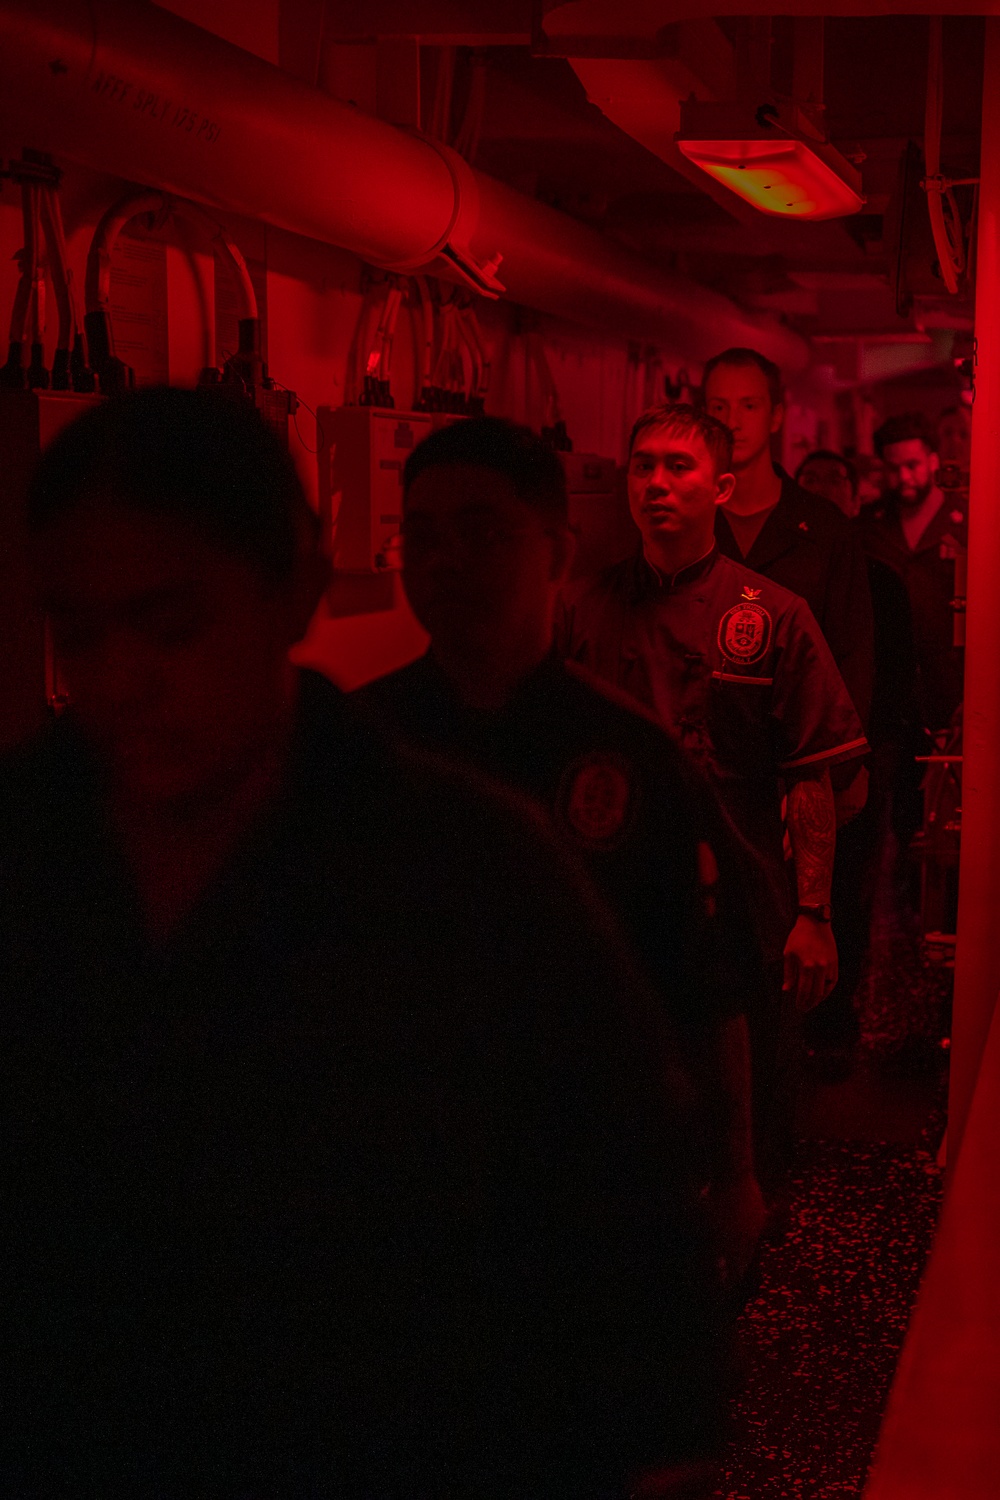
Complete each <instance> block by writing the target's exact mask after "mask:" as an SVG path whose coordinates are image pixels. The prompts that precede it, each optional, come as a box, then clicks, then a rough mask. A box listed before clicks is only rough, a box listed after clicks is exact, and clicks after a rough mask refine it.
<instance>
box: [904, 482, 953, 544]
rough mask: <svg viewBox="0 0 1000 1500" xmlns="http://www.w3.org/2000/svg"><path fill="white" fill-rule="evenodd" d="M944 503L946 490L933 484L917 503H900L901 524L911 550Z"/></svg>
mask: <svg viewBox="0 0 1000 1500" xmlns="http://www.w3.org/2000/svg"><path fill="white" fill-rule="evenodd" d="M943 504H944V491H943V490H940V489H938V487H937V485H936V484H935V485H932V487H931V489H930V492H929V493H928V494H927V495H925V496H924V498H923V500H920V501H918V503H917V504H916V505H904V504H903V503H902V501H901V502H900V505H899V524H900V526H901V527H902V528H903V536H904V537H905V538H906V545H907V546H908V547H909V548H910V550H911V551H913V549H914V548H915V547H916V546H917V544H918V543H919V541H920V538H921V537H922V536H923V534H924V532H925V531H926V530H927V528H928V526H929V525H930V523H931V522H932V521H933V519H934V517H935V516H936V515H937V513H938V511H939V510H940V509H941V507H942V505H943Z"/></svg>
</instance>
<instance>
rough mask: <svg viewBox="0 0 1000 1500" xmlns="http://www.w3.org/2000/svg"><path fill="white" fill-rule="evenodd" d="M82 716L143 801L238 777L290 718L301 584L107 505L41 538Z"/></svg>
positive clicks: (187, 529)
mask: <svg viewBox="0 0 1000 1500" xmlns="http://www.w3.org/2000/svg"><path fill="white" fill-rule="evenodd" d="M34 565H35V572H36V577H37V579H38V590H39V593H40V596H41V599H42V603H43V606H44V608H45V609H46V611H47V613H48V615H49V619H50V621H51V625H52V632H53V642H54V646H55V650H56V653H57V657H58V660H59V663H60V666H61V668H62V671H63V675H64V677H65V679H66V684H67V687H68V690H69V694H70V699H71V702H72V705H73V709H74V712H75V714H76V716H77V718H78V720H79V722H80V724H81V726H82V728H83V730H84V732H85V733H86V735H87V737H88V739H89V740H90V741H91V742H92V743H93V744H94V745H95V746H96V747H97V749H98V751H99V752H100V754H101V756H102V758H103V759H104V761H105V764H106V765H107V766H108V767H109V769H110V770H111V773H112V777H113V780H114V782H115V784H116V785H117V786H118V787H119V788H120V789H121V790H123V791H124V792H125V793H126V794H127V795H128V796H130V797H131V798H132V799H133V800H138V801H140V802H146V803H150V804H153V803H168V802H183V801H184V800H185V799H187V798H190V797H197V796H198V795H200V794H203V793H205V792H211V791H212V790H213V789H216V788H224V787H225V786H227V785H229V784H230V783H231V782H232V781H233V780H234V779H238V778H239V777H240V776H241V775H242V773H243V772H244V770H245V769H246V768H247V767H248V766H250V765H252V764H253V763H254V761H255V759H256V758H257V756H258V755H259V753H260V749H261V745H262V743H266V742H268V737H269V736H272V735H273V733H274V730H275V727H276V726H277V725H278V724H279V723H280V722H282V720H283V718H284V717H285V716H286V714H287V707H288V702H289V698H290V694H291V684H292V682H293V681H294V677H293V674H292V672H291V669H290V668H289V666H288V662H287V654H288V650H289V647H290V646H291V645H292V644H293V643H294V641H295V640H296V639H297V638H298V636H299V635H300V634H301V631H302V629H303V628H304V625H305V620H304V619H302V618H301V613H302V611H301V607H300V603H301V602H300V601H299V600H298V599H297V598H296V597H295V595H296V591H295V588H294V586H293V585H292V584H291V583H289V584H288V585H284V586H283V585H278V584H275V585H272V584H270V583H269V582H268V581H267V580H266V579H264V578H263V577H261V576H260V574H258V573H257V571H256V570H255V569H254V568H253V567H252V565H251V564H250V563H248V562H245V561H244V560H243V559H241V558H239V557H237V556H234V555H232V554H231V553H229V552H227V551H225V550H223V549H222V548H220V547H219V546H218V545H216V544H215V543H214V542H213V541H211V540H210V539H208V538H207V537H206V536H205V535H204V534H203V533H202V532H201V531H200V530H199V529H198V528H197V527H196V526H195V525H192V524H191V523H188V522H186V521H184V520H182V519H179V518H174V517H170V516H158V515H149V514H143V513H142V512H138V511H134V510H130V509H127V508H125V507H121V506H118V505H116V504H115V503H114V502H113V501H104V500H98V501H94V502H92V503H83V504H81V505H80V506H78V507H77V508H76V509H75V510H73V511H71V512H69V513H68V514H67V515H64V516H62V517H60V518H59V519H58V520H57V521H56V522H54V523H53V524H52V525H51V526H49V527H48V528H47V529H46V530H45V531H44V532H43V533H42V534H41V535H40V536H39V537H37V538H36V539H35V542H34Z"/></svg>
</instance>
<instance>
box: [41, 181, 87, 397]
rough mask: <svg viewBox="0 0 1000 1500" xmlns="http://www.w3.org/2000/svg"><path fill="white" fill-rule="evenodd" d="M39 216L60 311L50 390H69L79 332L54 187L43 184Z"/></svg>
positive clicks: (71, 274) (71, 276) (57, 199)
mask: <svg viewBox="0 0 1000 1500" xmlns="http://www.w3.org/2000/svg"><path fill="white" fill-rule="evenodd" d="M41 218H42V228H43V230H44V233H45V243H46V246H47V248H48V257H49V274H50V275H51V277H52V290H53V294H54V296H55V300H56V307H57V308H58V311H59V329H58V332H57V334H56V349H55V354H54V356H53V359H52V389H53V390H54V391H68V390H69V389H70V387H71V385H72V377H71V371H70V360H71V351H72V350H73V349H74V348H75V344H76V338H77V335H78V334H79V333H80V320H79V316H78V314H77V309H76V300H75V298H74V296H73V273H72V271H71V270H70V269H69V265H68V260H67V253H66V235H65V232H64V230H63V222H62V213H61V211H60V208H59V196H58V194H57V192H56V190H55V188H51V187H43V188H42V190H41Z"/></svg>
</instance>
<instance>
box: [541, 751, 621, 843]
mask: <svg viewBox="0 0 1000 1500" xmlns="http://www.w3.org/2000/svg"><path fill="white" fill-rule="evenodd" d="M634 800H635V798H634V787H633V780H632V776H631V775H630V773H629V765H628V762H627V761H626V760H625V758H624V756H620V755H612V754H609V753H601V752H595V753H594V754H592V755H586V756H584V757H583V758H582V759H580V760H575V761H574V762H573V764H572V765H571V766H569V767H567V770H566V773H565V775H564V776H563V779H562V784H561V785H560V788H559V796H558V799H557V808H558V812H559V816H560V821H562V822H564V823H566V824H568V826H569V828H570V830H571V831H572V833H573V834H575V836H576V837H577V838H578V839H579V840H580V841H581V842H582V843H584V844H587V845H588V846H589V847H590V848H596V849H608V848H611V847H612V846H613V845H614V844H615V843H617V842H618V840H619V838H620V836H621V835H622V833H623V832H624V830H625V828H626V826H627V824H628V823H629V821H630V819H631V815H632V811H633V804H634Z"/></svg>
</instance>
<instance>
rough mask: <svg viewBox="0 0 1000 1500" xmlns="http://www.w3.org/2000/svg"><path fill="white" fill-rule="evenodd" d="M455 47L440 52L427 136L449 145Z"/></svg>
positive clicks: (443, 48) (444, 48)
mask: <svg viewBox="0 0 1000 1500" xmlns="http://www.w3.org/2000/svg"><path fill="white" fill-rule="evenodd" d="M455 53H456V49H455V48H454V47H441V48H440V49H439V52H438V68H437V78H436V80H435V86H434V107H433V109H432V111H431V120H430V126H429V128H428V131H427V134H428V135H430V136H433V137H434V139H435V140H438V141H443V142H444V143H445V145H447V144H448V136H449V126H450V124H451V100H452V91H453V89H454V84H455Z"/></svg>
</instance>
